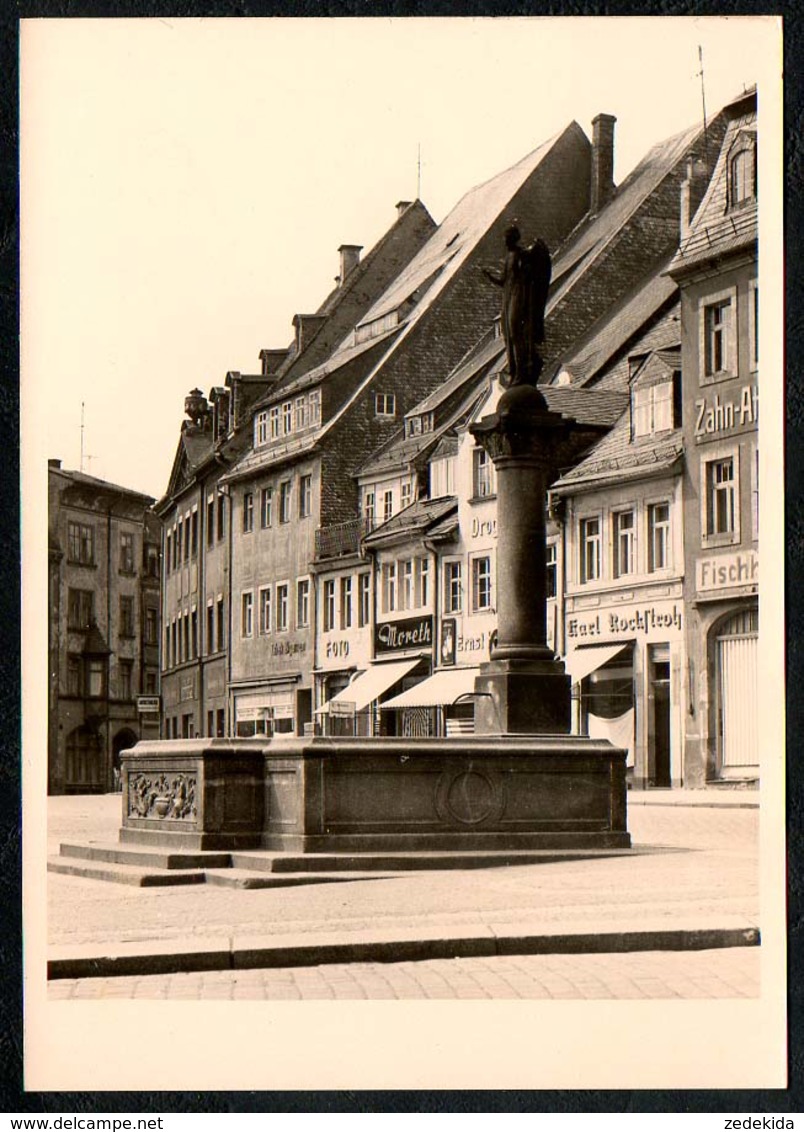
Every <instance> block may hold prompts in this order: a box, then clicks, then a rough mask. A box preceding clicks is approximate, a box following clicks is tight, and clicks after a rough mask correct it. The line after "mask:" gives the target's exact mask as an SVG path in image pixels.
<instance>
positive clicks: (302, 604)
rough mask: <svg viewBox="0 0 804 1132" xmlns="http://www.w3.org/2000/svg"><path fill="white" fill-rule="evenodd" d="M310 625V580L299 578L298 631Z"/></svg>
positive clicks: (297, 600)
mask: <svg viewBox="0 0 804 1132" xmlns="http://www.w3.org/2000/svg"><path fill="white" fill-rule="evenodd" d="M350 581H351V579H350ZM309 624H310V579H309V578H299V580H298V582H297V583H296V627H297V628H298V629H306V628H307V626H308V625H309Z"/></svg>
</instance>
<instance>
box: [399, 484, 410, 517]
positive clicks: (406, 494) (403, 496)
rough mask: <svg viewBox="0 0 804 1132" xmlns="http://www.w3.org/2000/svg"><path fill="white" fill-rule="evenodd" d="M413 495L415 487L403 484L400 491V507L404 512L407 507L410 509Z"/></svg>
mask: <svg viewBox="0 0 804 1132" xmlns="http://www.w3.org/2000/svg"><path fill="white" fill-rule="evenodd" d="M412 494H413V487H412V485H411V484H410V482H408V483H403V484H402V488H401V490H400V497H399V506H400V509H401V510H403V511H404V509H405V508H406V507H410V502H411V497H412Z"/></svg>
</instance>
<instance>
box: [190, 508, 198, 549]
mask: <svg viewBox="0 0 804 1132" xmlns="http://www.w3.org/2000/svg"><path fill="white" fill-rule="evenodd" d="M190 554H191V555H192V556H193V558H195V557H196V555H197V554H198V510H197V509H195V510H194V511H193V513H192V515H191V516H190Z"/></svg>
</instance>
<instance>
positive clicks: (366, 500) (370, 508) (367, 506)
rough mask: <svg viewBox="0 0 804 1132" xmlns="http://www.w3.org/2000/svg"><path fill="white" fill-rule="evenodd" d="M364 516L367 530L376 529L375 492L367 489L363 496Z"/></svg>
mask: <svg viewBox="0 0 804 1132" xmlns="http://www.w3.org/2000/svg"><path fill="white" fill-rule="evenodd" d="M363 518H364V520H365V523H366V530H367V531H372V530H374V492H373V491H367V492H366V494H365V495H364V496H363Z"/></svg>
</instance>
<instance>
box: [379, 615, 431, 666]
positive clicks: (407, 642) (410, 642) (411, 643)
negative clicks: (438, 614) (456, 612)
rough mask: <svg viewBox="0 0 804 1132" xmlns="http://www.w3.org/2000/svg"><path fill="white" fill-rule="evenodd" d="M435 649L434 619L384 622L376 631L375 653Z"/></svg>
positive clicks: (424, 618) (415, 618) (423, 618)
mask: <svg viewBox="0 0 804 1132" xmlns="http://www.w3.org/2000/svg"><path fill="white" fill-rule="evenodd" d="M432 647H433V618H432V617H431V616H429V615H428V616H427V617H406V618H405V620H404V621H383V622H381V623H380V624H379V625H377V626H375V629H374V653H375V655H377V656H379V655H380V654H381V653H389V652H404V651H405V650H407V649H421V648H432Z"/></svg>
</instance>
